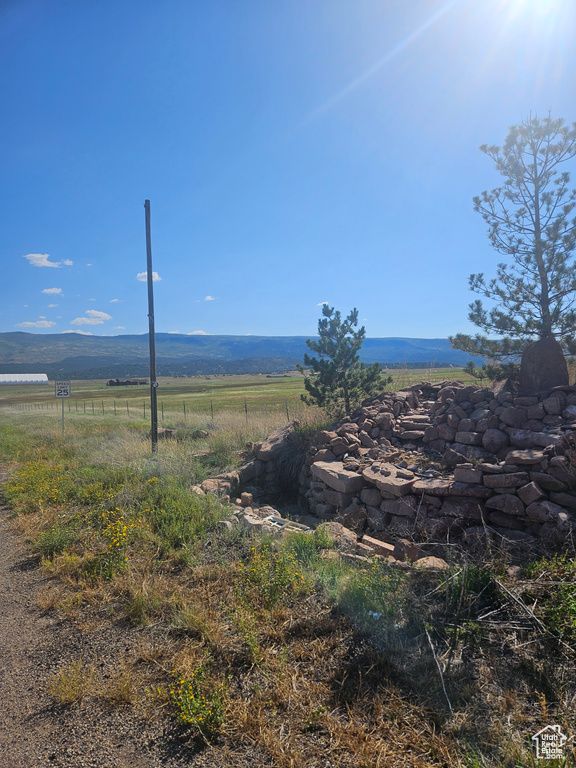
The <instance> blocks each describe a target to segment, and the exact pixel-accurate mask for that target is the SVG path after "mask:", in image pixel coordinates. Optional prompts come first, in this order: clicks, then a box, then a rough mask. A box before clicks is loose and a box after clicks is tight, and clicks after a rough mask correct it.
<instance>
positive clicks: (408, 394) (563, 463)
mask: <svg viewBox="0 0 576 768" xmlns="http://www.w3.org/2000/svg"><path fill="white" fill-rule="evenodd" d="M575 430H576V390H575V389H574V388H573V387H560V388H556V389H553V390H549V391H547V392H544V393H541V394H539V395H534V396H530V397H517V396H515V395H514V394H513V393H511V392H509V391H505V390H504V391H501V392H499V393H498V392H495V391H492V390H491V389H488V388H481V387H478V386H474V385H469V386H465V385H463V384H462V383H460V382H444V383H443V384H437V385H432V384H421V385H418V386H416V387H413V388H411V389H410V390H404V391H401V392H397V393H385V394H382V395H380V396H379V397H377V398H375V399H372V400H368V401H366V402H364V403H363V405H362V408H360V409H359V410H358V411H357V412H356V413H354V414H353V416H352V418H351V419H349V420H347V421H344V422H340V423H339V424H337V425H336V426H335V428H334V429H333V430H330V431H324V432H320V433H319V435H318V440H317V443H316V444H315V445H314V446H312V447H311V448H310V450H309V451H308V455H307V456H306V460H305V466H304V468H303V470H302V473H301V476H300V491H301V498H302V501H303V503H304V504H305V505H306V506H307V507H308V509H309V510H310V511H311V512H312V513H313V514H315V515H317V516H318V517H320V518H323V519H332V518H335V519H337V520H339V521H341V522H343V523H344V524H345V525H346V524H347V525H349V526H351V527H353V528H356V529H358V530H359V531H360V530H361V529H362V528H363V527H364V529H368V530H370V531H372V532H376V533H378V534H385V533H391V534H400V535H406V534H411V533H412V534H413V533H419V534H425V535H427V536H430V537H432V538H445V537H446V536H448V535H449V536H451V537H464V539H470V538H473V537H475V536H477V535H480V534H483V533H484V532H485V530H486V527H487V526H488V527H490V528H492V529H494V530H495V531H496V532H498V533H501V534H503V535H506V536H507V537H508V538H512V539H517V540H522V539H530V538H532V537H540V538H544V539H546V540H548V541H550V542H551V543H553V544H561V543H562V542H563V541H565V540H566V539H568V538H571V537H572V536H573V534H574V531H575V530H576V493H575V491H574V489H575V488H576V469H575V466H574V465H575V464H576V451H575V450H573V445H576V442H575V441H574V436H575V435H576V432H575ZM434 456H436V458H437V459H439V460H440V461H439V462H438V463H435V462H434V461H431V459H432V458H433V457H434Z"/></svg>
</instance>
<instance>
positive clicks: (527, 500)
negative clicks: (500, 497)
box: [517, 483, 546, 505]
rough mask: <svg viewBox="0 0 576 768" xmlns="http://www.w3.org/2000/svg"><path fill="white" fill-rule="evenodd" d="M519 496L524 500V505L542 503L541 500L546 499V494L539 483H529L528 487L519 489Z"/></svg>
mask: <svg viewBox="0 0 576 768" xmlns="http://www.w3.org/2000/svg"><path fill="white" fill-rule="evenodd" d="M517 493H518V496H519V497H520V498H521V499H522V501H523V502H524V504H526V505H528V504H532V503H533V502H535V501H540V499H545V498H546V494H545V493H544V491H543V490H542V488H540V486H539V485H538V484H537V483H528V484H527V485H524V486H523V487H522V488H519V489H518V491H517Z"/></svg>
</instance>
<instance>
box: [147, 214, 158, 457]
mask: <svg viewBox="0 0 576 768" xmlns="http://www.w3.org/2000/svg"><path fill="white" fill-rule="evenodd" d="M144 210H145V213H146V272H147V278H148V337H149V343H150V418H151V427H152V428H151V430H150V437H151V439H152V453H157V451H158V398H157V395H158V393H157V388H158V382H157V381H156V339H155V336H154V290H153V275H152V238H151V234H150V200H145V201H144Z"/></svg>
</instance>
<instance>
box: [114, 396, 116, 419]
mask: <svg viewBox="0 0 576 768" xmlns="http://www.w3.org/2000/svg"><path fill="white" fill-rule="evenodd" d="M114 416H116V398H114Z"/></svg>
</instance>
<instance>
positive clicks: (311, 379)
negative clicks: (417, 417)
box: [298, 304, 392, 416]
mask: <svg viewBox="0 0 576 768" xmlns="http://www.w3.org/2000/svg"><path fill="white" fill-rule="evenodd" d="M322 315H323V317H322V318H320V320H319V321H318V336H319V339H318V341H314V340H311V339H308V340H307V341H306V345H307V346H308V348H309V349H311V350H312V352H316V353H317V354H318V357H310V355H308V354H305V355H304V365H305V366H308V367H309V368H311V369H312V374H311V375H306V378H305V380H304V386H305V388H306V392H307V393H308V394H306V395H301V397H302V400H303V401H304V402H305V403H307V404H308V405H318V406H320V408H324V409H326V410H327V411H328V412H329V413H330V414H331V415H332V416H341V415H343V414H344V413H345V414H349V413H350V412H351V410H352V409H353V408H356V407H357V406H358V405H359V404H360V402H361V401H362V400H364V399H365V398H366V397H369V396H370V395H375V394H378V393H379V392H381V391H382V389H383V388H384V386H385V385H386V384H389V383H391V382H392V377H391V376H389V377H387V378H386V379H383V378H382V373H381V369H380V365H379V364H378V363H374V365H370V366H367V365H365V364H364V363H361V362H360V358H359V354H358V353H359V352H360V348H361V347H362V344H363V342H364V339H365V337H366V329H365V328H364V326H362V327H361V328H359V329H358V330H357V331H356V330H354V329H355V328H356V326H357V325H358V310H357V309H353V310H352V311H351V312H350V314H349V315H348V317H347V318H346V319H345V320H342V316H341V314H340V312H338V311H335V310H334V307H329V306H328V305H327V304H324V305H323V306H322ZM298 370H299V371H300V372H301V373H304V374H306V371H305V369H304V367H303V366H298Z"/></svg>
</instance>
